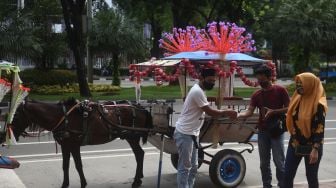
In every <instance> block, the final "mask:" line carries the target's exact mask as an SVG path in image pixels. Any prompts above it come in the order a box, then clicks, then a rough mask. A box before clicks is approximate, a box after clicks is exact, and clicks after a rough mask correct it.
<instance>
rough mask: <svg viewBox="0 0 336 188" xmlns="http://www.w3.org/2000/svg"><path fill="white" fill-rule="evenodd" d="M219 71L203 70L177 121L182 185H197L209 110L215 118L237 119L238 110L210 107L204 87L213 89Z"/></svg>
mask: <svg viewBox="0 0 336 188" xmlns="http://www.w3.org/2000/svg"><path fill="white" fill-rule="evenodd" d="M215 74H216V72H215V70H214V69H202V70H201V73H200V79H199V83H197V84H195V85H194V86H193V87H192V88H191V89H190V91H189V93H188V95H187V97H186V99H185V101H184V104H183V108H182V112H181V115H180V116H179V118H178V120H177V122H176V129H175V132H174V139H175V143H176V146H177V150H178V154H179V161H178V169H177V170H178V172H177V185H178V188H192V187H194V182H195V176H196V173H197V168H198V149H197V143H198V140H199V133H200V130H201V127H202V125H203V119H204V115H205V113H206V114H208V115H209V116H214V117H220V116H228V117H230V118H231V119H236V118H237V112H236V111H234V110H215V109H212V108H211V107H210V105H209V103H208V101H207V97H206V96H205V92H204V90H211V89H212V88H213V86H214V85H215V81H216V77H215Z"/></svg>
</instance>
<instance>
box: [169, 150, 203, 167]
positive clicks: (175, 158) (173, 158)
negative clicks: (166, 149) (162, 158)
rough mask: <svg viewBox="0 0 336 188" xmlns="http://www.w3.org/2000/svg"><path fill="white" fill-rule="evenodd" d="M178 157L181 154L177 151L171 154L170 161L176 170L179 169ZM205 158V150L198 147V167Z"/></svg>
mask: <svg viewBox="0 0 336 188" xmlns="http://www.w3.org/2000/svg"><path fill="white" fill-rule="evenodd" d="M178 158H179V155H178V154H177V153H176V154H170V161H171V163H172V165H173V166H174V168H175V169H176V170H177V164H178ZM203 160H204V152H203V150H202V149H198V168H200V167H201V166H202V163H203Z"/></svg>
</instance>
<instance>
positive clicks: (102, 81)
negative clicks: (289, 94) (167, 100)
mask: <svg viewBox="0 0 336 188" xmlns="http://www.w3.org/2000/svg"><path fill="white" fill-rule="evenodd" d="M250 79H251V80H253V81H255V78H250ZM195 82H196V80H191V81H190V82H189V85H191V86H192V85H193V84H194V83H195ZM93 83H94V84H111V83H112V81H111V80H106V79H105V78H100V80H94V81H93ZM276 83H277V84H279V85H284V86H285V85H289V84H291V83H293V81H292V80H291V79H279V80H277V81H276ZM141 84H142V85H143V86H154V85H155V82H154V81H153V80H148V81H142V82H141ZM164 84H167V83H166V82H165V83H164ZM217 85H218V84H217ZM121 87H134V83H133V82H131V81H129V80H127V79H126V80H121ZM234 87H249V86H246V85H245V84H244V83H243V82H242V81H241V80H240V78H235V80H234Z"/></svg>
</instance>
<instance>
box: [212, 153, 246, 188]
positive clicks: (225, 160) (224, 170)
mask: <svg viewBox="0 0 336 188" xmlns="http://www.w3.org/2000/svg"><path fill="white" fill-rule="evenodd" d="M245 172H246V164H245V160H244V158H243V156H242V155H241V154H240V153H239V152H237V151H235V150H231V149H224V150H221V151H219V152H218V153H217V154H216V155H215V156H214V157H213V159H212V160H211V163H210V167H209V175H210V178H211V180H212V182H213V183H214V184H216V185H218V186H220V187H237V186H238V185H239V184H240V183H241V182H242V181H243V179H244V177H245Z"/></svg>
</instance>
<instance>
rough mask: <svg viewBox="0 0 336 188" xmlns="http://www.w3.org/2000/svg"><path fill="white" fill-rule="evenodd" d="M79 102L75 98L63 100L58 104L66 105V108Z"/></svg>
mask: <svg viewBox="0 0 336 188" xmlns="http://www.w3.org/2000/svg"><path fill="white" fill-rule="evenodd" d="M78 102H79V100H77V99H75V98H74V97H69V98H68V99H66V100H61V101H59V102H58V104H60V105H61V104H64V105H65V106H73V105H75V104H77V103H78Z"/></svg>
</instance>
